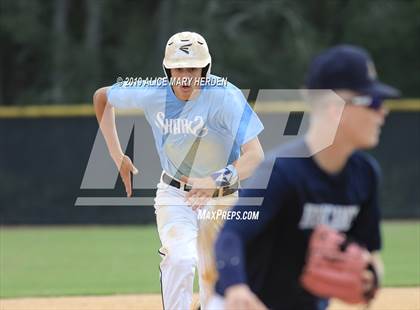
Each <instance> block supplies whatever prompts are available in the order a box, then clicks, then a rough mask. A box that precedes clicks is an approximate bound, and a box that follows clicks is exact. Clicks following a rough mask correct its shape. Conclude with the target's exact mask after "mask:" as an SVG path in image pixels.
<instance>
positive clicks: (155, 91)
mask: <svg viewBox="0 0 420 310" xmlns="http://www.w3.org/2000/svg"><path fill="white" fill-rule="evenodd" d="M165 95H166V92H165V89H164V88H158V87H153V86H150V85H144V84H142V85H139V86H135V87H134V86H124V85H121V84H119V83H117V84H114V85H113V86H111V87H109V88H108V90H107V98H108V102H109V103H110V104H111V105H112V106H113V107H115V108H121V109H125V108H140V109H144V108H145V107H146V106H147V105H148V104H150V103H152V102H153V101H156V100H157V98H159V96H165Z"/></svg>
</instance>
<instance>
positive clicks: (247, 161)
mask: <svg viewBox="0 0 420 310" xmlns="http://www.w3.org/2000/svg"><path fill="white" fill-rule="evenodd" d="M241 151H242V154H241V157H239V159H238V160H236V161H235V162H234V163H233V166H234V167H235V168H236V171H237V173H238V177H239V180H244V179H246V178H249V177H250V176H251V175H252V174H253V173H254V171H255V169H256V168H257V167H258V165H259V164H260V163H261V162H262V161H263V160H264V151H263V149H262V146H261V143H260V140H259V139H258V137H255V138H253V139H251V140H250V141H249V142H247V143H245V144H243V145H242V146H241Z"/></svg>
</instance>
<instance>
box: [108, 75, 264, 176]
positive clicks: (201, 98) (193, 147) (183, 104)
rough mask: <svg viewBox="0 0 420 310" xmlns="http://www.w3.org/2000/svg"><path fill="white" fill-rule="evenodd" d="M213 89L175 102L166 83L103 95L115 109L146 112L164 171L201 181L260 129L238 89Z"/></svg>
mask: <svg viewBox="0 0 420 310" xmlns="http://www.w3.org/2000/svg"><path fill="white" fill-rule="evenodd" d="M210 79H211V80H212V81H216V80H217V79H221V78H220V77H217V76H214V75H211V76H210ZM215 79H216V80H215ZM216 84H217V83H208V84H207V85H204V86H202V87H201V90H200V92H199V94H198V96H197V97H195V98H194V99H193V100H190V101H182V100H179V99H178V98H177V97H176V96H175V94H174V92H173V90H172V88H171V87H170V86H169V85H168V84H166V85H164V84H160V85H158V84H154V85H153V84H140V85H138V86H135V87H134V86H123V85H120V84H115V85H114V86H112V87H110V88H109V89H108V93H107V95H108V102H109V103H110V104H111V105H113V106H114V107H116V108H141V109H143V110H144V113H145V117H146V119H147V121H148V123H149V124H150V126H151V128H152V131H153V136H154V139H155V145H156V149H157V152H158V154H159V157H160V162H161V165H162V169H163V170H165V171H166V172H167V173H169V174H170V175H172V176H175V177H177V178H179V177H180V176H181V175H185V176H191V177H205V176H208V175H210V174H211V173H212V172H215V171H217V170H219V169H222V168H223V167H226V166H227V165H228V164H231V163H233V162H234V161H235V160H237V159H238V158H239V156H240V147H241V145H243V144H245V143H247V142H248V141H250V140H252V139H253V138H255V137H257V135H258V134H259V133H260V132H261V131H262V130H263V129H264V126H263V124H262V123H261V121H260V120H259V118H258V116H257V115H256V114H255V112H254V111H253V110H252V108H251V107H250V106H249V104H248V102H247V101H246V99H245V97H244V95H243V93H242V91H241V90H239V89H238V88H237V87H236V86H234V85H233V84H231V83H225V85H222V86H220V84H222V83H219V86H217V85H216ZM212 85H215V86H212Z"/></svg>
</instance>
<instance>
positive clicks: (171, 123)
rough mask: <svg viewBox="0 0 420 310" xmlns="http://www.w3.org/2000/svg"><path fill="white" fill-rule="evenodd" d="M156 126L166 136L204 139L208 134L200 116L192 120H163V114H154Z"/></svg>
mask: <svg viewBox="0 0 420 310" xmlns="http://www.w3.org/2000/svg"><path fill="white" fill-rule="evenodd" d="M155 124H156V126H157V127H158V128H159V129H160V130H161V131H162V134H163V135H166V134H173V135H176V134H193V135H195V136H197V137H204V136H205V135H207V133H208V129H207V127H206V126H205V123H204V120H203V117H202V116H198V115H197V116H196V117H195V118H194V120H189V119H187V118H165V113H163V112H158V113H156V120H155Z"/></svg>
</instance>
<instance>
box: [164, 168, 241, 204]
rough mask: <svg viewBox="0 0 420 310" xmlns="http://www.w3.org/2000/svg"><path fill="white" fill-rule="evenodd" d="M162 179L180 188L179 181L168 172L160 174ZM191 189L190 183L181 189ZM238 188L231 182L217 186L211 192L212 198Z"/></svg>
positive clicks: (230, 192) (227, 193)
mask: <svg viewBox="0 0 420 310" xmlns="http://www.w3.org/2000/svg"><path fill="white" fill-rule="evenodd" d="M162 181H163V182H164V183H166V184H168V185H170V186H173V187H176V188H178V189H181V182H179V181H178V180H176V179H174V178H172V177H171V176H169V175H168V174H166V173H164V174H163V176H162ZM191 189H192V186H191V185H188V184H185V185H184V188H183V189H182V190H184V191H186V192H189V191H190V190H191ZM237 190H238V183H235V184H233V185H232V186H227V187H220V188H217V189H216V190H215V191H214V193H213V198H217V197H222V196H227V195H230V194H233V193H234V192H236V191H237Z"/></svg>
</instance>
